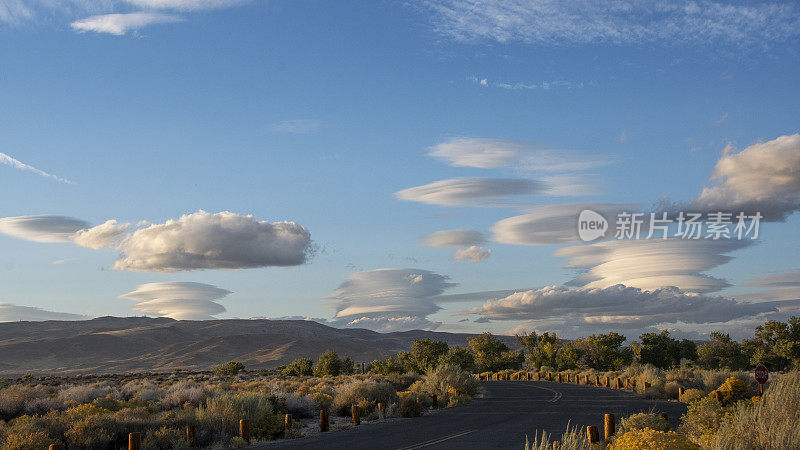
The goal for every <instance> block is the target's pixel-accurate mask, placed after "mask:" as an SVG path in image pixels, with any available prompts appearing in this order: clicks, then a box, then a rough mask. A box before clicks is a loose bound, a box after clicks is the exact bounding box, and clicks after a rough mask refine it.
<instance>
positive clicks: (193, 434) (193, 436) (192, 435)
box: [186, 425, 197, 447]
mask: <svg viewBox="0 0 800 450" xmlns="http://www.w3.org/2000/svg"><path fill="white" fill-rule="evenodd" d="M186 440H187V441H189V446H190V447H197V428H196V427H195V426H194V425H186Z"/></svg>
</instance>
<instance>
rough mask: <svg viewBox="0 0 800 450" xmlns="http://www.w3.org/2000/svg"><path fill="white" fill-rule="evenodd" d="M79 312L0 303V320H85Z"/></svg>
mask: <svg viewBox="0 0 800 450" xmlns="http://www.w3.org/2000/svg"><path fill="white" fill-rule="evenodd" d="M86 319H88V317H86V316H83V315H80V314H70V313H62V312H53V311H47V310H44V309H41V308H36V307H33V306H20V305H15V304H13V303H0V322H19V321H28V322H41V321H45V320H86Z"/></svg>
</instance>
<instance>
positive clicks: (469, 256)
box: [453, 245, 492, 263]
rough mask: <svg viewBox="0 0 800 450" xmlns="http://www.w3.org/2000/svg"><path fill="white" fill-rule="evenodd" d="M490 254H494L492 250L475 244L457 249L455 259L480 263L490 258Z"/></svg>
mask: <svg viewBox="0 0 800 450" xmlns="http://www.w3.org/2000/svg"><path fill="white" fill-rule="evenodd" d="M490 256H492V251H491V250H488V249H484V248H482V247H478V246H477V245H473V246H470V247H468V248H465V249H463V250H457V251H456V253H455V254H454V255H453V259H454V260H456V261H469V262H471V263H479V262H481V261H485V260H487V259H489V257H490Z"/></svg>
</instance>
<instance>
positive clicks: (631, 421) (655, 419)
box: [619, 413, 669, 432]
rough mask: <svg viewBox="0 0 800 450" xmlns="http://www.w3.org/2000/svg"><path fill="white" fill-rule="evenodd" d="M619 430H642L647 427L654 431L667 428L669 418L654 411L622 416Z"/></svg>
mask: <svg viewBox="0 0 800 450" xmlns="http://www.w3.org/2000/svg"><path fill="white" fill-rule="evenodd" d="M619 426H620V431H621V432H622V430H624V431H631V430H644V429H645V428H649V429H651V430H654V431H667V430H669V420H667V419H665V418H664V417H661V416H660V415H658V414H655V413H639V414H634V415H632V416H628V417H624V418H623V419H622V420H620V424H619Z"/></svg>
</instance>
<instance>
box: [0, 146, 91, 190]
mask: <svg viewBox="0 0 800 450" xmlns="http://www.w3.org/2000/svg"><path fill="white" fill-rule="evenodd" d="M0 163H3V164H5V165H7V166H10V167H13V168H15V169H18V170H24V171H26V172H32V173H35V174H36V175H41V176H43V177H46V178H51V179H53V180H56V181H60V182H62V183H67V184H75V183H74V182H72V181H70V180H67V179H66V178H61V177H59V176H56V175H53V174H51V173H47V172H45V171H44V170H40V169H37V168H36V167H33V166H31V165H28V164H25V163H24V162H22V161H20V160H18V159H14V158H12V157H11V156H8V155H6V154H5V153H0Z"/></svg>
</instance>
